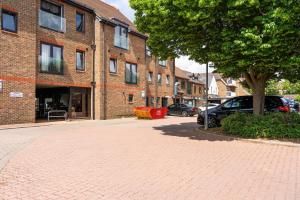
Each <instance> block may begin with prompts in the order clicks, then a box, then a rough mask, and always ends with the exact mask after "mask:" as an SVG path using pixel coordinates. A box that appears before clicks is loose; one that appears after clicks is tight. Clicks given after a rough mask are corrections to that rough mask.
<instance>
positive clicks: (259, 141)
mask: <svg viewBox="0 0 300 200" xmlns="http://www.w3.org/2000/svg"><path fill="white" fill-rule="evenodd" d="M197 131H199V129H197ZM200 133H201V134H206V135H213V136H217V137H226V138H228V139H232V140H236V141H242V142H248V143H255V144H268V145H277V146H286V147H297V148H300V143H299V144H296V143H293V142H284V141H279V140H263V139H245V138H239V137H234V136H229V135H220V134H217V133H216V132H211V133H207V132H204V131H202V130H200Z"/></svg>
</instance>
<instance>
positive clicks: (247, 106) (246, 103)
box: [241, 97, 253, 109]
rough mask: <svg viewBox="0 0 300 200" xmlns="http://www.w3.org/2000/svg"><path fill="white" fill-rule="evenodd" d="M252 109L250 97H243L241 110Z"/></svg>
mask: <svg viewBox="0 0 300 200" xmlns="http://www.w3.org/2000/svg"><path fill="white" fill-rule="evenodd" d="M252 107H253V100H252V97H244V98H243V99H242V101H241V108H242V109H251V108H252Z"/></svg>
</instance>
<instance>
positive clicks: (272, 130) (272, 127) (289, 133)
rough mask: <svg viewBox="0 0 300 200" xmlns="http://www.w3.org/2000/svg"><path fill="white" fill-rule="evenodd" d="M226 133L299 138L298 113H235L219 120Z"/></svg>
mask: <svg viewBox="0 0 300 200" xmlns="http://www.w3.org/2000/svg"><path fill="white" fill-rule="evenodd" d="M221 124H222V128H223V130H224V131H225V133H227V134H231V135H235V136H241V137H245V138H272V139H283V138H300V115H299V114H298V113H269V114H266V115H262V116H256V115H252V114H245V113H235V114H233V115H230V116H229V117H227V118H225V119H223V120H222V122H221Z"/></svg>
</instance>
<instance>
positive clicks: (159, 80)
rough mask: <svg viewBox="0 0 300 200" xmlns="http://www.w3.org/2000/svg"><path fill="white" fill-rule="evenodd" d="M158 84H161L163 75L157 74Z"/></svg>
mask: <svg viewBox="0 0 300 200" xmlns="http://www.w3.org/2000/svg"><path fill="white" fill-rule="evenodd" d="M157 83H158V84H161V74H160V73H159V74H157Z"/></svg>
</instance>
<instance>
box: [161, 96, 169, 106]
mask: <svg viewBox="0 0 300 200" xmlns="http://www.w3.org/2000/svg"><path fill="white" fill-rule="evenodd" d="M161 106H162V107H163V108H166V107H168V98H165V97H163V98H161Z"/></svg>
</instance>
